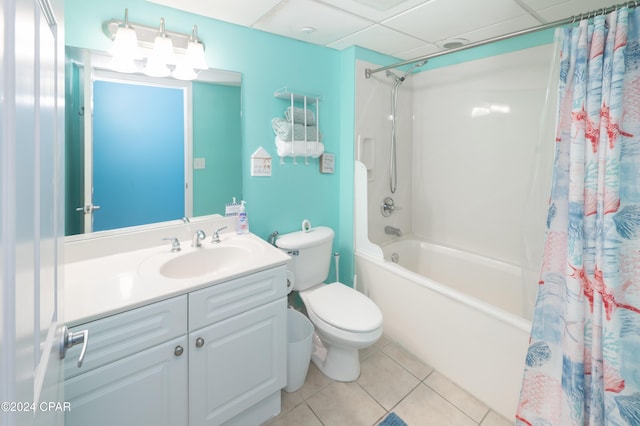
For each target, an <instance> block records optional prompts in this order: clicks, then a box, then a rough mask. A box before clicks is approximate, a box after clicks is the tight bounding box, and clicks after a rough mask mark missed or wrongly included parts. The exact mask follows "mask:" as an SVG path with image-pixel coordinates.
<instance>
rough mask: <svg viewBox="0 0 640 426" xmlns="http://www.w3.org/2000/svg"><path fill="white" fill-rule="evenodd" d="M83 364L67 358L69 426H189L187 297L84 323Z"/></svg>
mask: <svg viewBox="0 0 640 426" xmlns="http://www.w3.org/2000/svg"><path fill="white" fill-rule="evenodd" d="M79 329H88V330H89V343H88V346H87V353H86V356H85V360H84V363H83V365H82V367H81V368H78V366H77V361H78V352H79V349H78V348H73V349H72V350H69V351H68V352H67V356H66V358H65V368H64V369H65V382H64V388H65V389H64V390H65V401H68V402H70V404H71V411H69V412H67V413H66V415H65V424H66V425H68V426H87V425H92V426H102V425H104V426H112V425H132V426H133V425H154V426H161V425H166V426H170V425H186V424H188V399H187V386H188V381H187V380H188V355H187V348H188V342H187V335H186V333H187V296H186V295H184V296H180V297H175V298H171V299H168V300H164V301H161V302H158V303H153V304H150V305H147V306H143V307H141V308H137V309H133V310H131V311H127V312H123V313H120V314H117V315H113V316H110V317H106V318H102V319H99V320H96V321H93V322H90V323H86V324H82V325H80V326H78V327H75V328H73V329H72V330H71V331H74V330H79Z"/></svg>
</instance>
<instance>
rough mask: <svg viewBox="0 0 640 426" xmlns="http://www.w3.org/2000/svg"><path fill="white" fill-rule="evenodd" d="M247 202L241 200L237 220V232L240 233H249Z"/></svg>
mask: <svg viewBox="0 0 640 426" xmlns="http://www.w3.org/2000/svg"><path fill="white" fill-rule="evenodd" d="M244 205H245V202H244V201H241V202H240V211H238V219H237V222H236V232H237V233H238V234H248V233H249V218H248V217H247V211H246V209H245V206H244Z"/></svg>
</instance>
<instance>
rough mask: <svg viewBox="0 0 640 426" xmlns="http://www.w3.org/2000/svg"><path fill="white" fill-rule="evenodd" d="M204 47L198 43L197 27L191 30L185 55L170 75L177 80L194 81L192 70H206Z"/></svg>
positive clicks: (194, 74) (194, 76)
mask: <svg viewBox="0 0 640 426" xmlns="http://www.w3.org/2000/svg"><path fill="white" fill-rule="evenodd" d="M206 68H207V63H206V61H205V58H204V46H203V45H202V43H200V42H199V41H198V27H197V26H195V25H194V26H193V28H191V37H189V41H188V43H187V53H186V55H185V56H184V57H183V58H181V60H180V61H179V62H178V65H177V66H176V69H175V70H174V71H173V73H172V75H173V76H174V77H175V78H177V79H179V80H194V79H195V78H196V77H197V74H196V72H195V71H194V69H199V70H201V69H206Z"/></svg>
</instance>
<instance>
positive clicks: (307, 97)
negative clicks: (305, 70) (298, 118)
mask: <svg viewBox="0 0 640 426" xmlns="http://www.w3.org/2000/svg"><path fill="white" fill-rule="evenodd" d="M273 96H275V97H276V98H278V99H284V100H288V101H289V102H290V103H291V111H292V113H291V135H292V138H291V139H292V140H291V153H290V154H288V155H287V156H289V157H293V164H294V165H295V164H297V161H296V154H295V149H294V147H295V143H296V142H304V164H305V165H307V166H308V165H309V147H308V143H313V142H315V144H316V145H315V153H316V154H317V155H320V154H321V152H320V114H319V113H320V110H319V108H318V104H319V103H320V100H321V96H320V95H314V94H310V93H303V92H300V91H294V90H291V89H289V88H287V87H282V88H280V89H278V90H276V91H275V92H274V94H273ZM296 103H298V104H300V103H302V106H303V110H304V120H305V123H304V140H302V141H296V140H295V136H294V118H293V116H294V114H293V109H294V108H295V104H296ZM309 103H311V104H312V105H313V104H315V114H316V138H315V141H308V140H307V139H308V137H307V123H306V121H307V108H309ZM280 164H284V157H283V156H280Z"/></svg>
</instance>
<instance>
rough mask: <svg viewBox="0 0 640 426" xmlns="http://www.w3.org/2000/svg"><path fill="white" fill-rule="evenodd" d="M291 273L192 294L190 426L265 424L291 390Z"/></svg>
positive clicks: (273, 271)
mask: <svg viewBox="0 0 640 426" xmlns="http://www.w3.org/2000/svg"><path fill="white" fill-rule="evenodd" d="M286 294H287V292H286V269H285V267H278V268H274V269H270V270H267V271H263V272H259V273H256V274H253V275H250V276H246V277H242V278H239V279H236V280H232V281H229V282H227V283H224V284H220V285H217V286H212V287H209V288H206V289H203V290H200V291H196V292H193V293H190V294H189V391H190V393H189V420H190V425H191V426H195V425H197V426H204V425H207V426H209V425H223V424H224V425H241V426H247V425H259V424H261V423H262V422H264V421H265V420H267V419H269V418H270V417H272V416H275V415H276V414H278V413H279V412H280V389H282V388H283V387H284V386H286V361H287V353H286V344H287V343H286V339H287V337H286V333H287V325H286V320H287V317H286V315H287V301H286Z"/></svg>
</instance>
